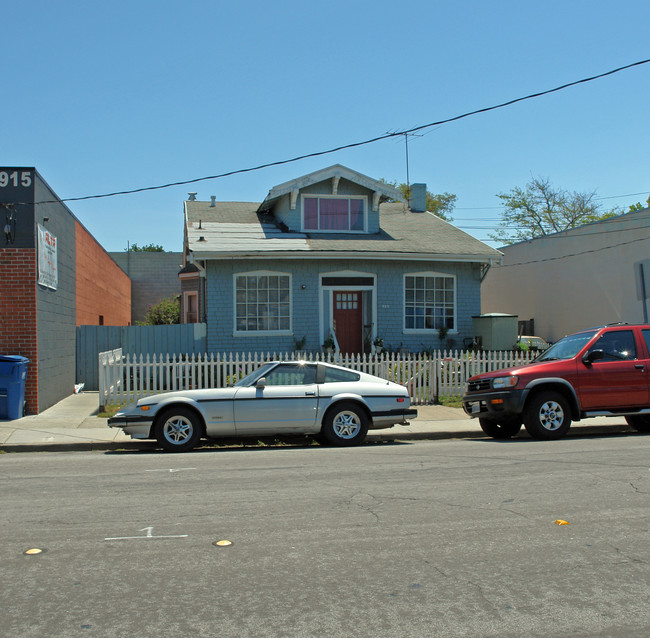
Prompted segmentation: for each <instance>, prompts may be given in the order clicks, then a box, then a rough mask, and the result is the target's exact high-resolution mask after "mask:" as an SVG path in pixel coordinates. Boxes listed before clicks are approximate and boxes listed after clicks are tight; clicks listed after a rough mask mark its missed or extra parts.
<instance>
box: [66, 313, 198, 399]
mask: <svg viewBox="0 0 650 638" xmlns="http://www.w3.org/2000/svg"><path fill="white" fill-rule="evenodd" d="M206 334H207V326H206V324H204V323H182V324H175V325H172V326H77V357H76V359H77V370H76V376H75V383H83V384H84V389H85V390H98V389H99V378H98V374H97V373H98V370H97V356H98V355H99V353H100V352H106V351H108V350H115V349H118V348H119V349H121V350H122V352H124V353H125V354H126V353H131V354H133V353H138V354H140V353H142V354H147V353H149V354H151V355H153V354H155V353H159V352H185V353H192V352H202V353H204V352H205V348H206Z"/></svg>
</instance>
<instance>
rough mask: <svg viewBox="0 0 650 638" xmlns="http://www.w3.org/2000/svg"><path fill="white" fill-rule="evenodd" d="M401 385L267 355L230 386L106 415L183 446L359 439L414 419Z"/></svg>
mask: <svg viewBox="0 0 650 638" xmlns="http://www.w3.org/2000/svg"><path fill="white" fill-rule="evenodd" d="M410 404H411V401H410V398H409V394H408V392H407V390H406V388H405V387H404V386H401V385H398V384H397V383H392V382H391V381H386V379H380V378H379V377H375V376H373V375H371V374H365V373H363V372H357V371H355V370H349V369H348V368H342V367H340V366H335V365H331V364H329V363H309V362H304V361H272V362H269V363H266V364H264V365H263V366H262V367H261V368H259V369H258V370H256V371H255V372H253V373H252V374H249V375H248V376H247V377H244V378H243V379H241V380H240V381H238V382H237V383H236V384H235V385H234V386H233V387H230V388H214V389H208V390H185V391H181V392H167V393H165V394H156V395H153V396H150V397H146V398H143V399H140V400H139V401H138V402H137V403H136V404H135V405H132V406H128V407H126V408H124V409H123V410H121V411H120V412H118V413H117V414H115V416H113V417H111V418H110V419H109V420H108V425H109V426H110V427H112V428H122V429H123V430H124V432H125V433H126V434H130V435H131V437H132V438H134V439H156V440H157V441H158V443H159V445H160V446H161V447H162V448H163V449H165V450H168V451H171V452H186V451H188V450H191V449H192V448H193V447H195V446H196V445H197V443H198V442H199V440H200V439H201V438H203V437H208V438H221V437H227V436H237V437H245V436H265V435H266V436H268V435H273V434H315V435H320V438H321V440H323V441H324V442H326V443H330V444H331V445H338V446H343V445H358V444H359V443H361V442H363V440H364V439H365V437H366V433H367V432H368V429H379V428H388V427H391V426H393V425H395V424H398V423H400V424H403V425H407V421H406V419H408V418H415V417H416V416H417V411H416V410H413V409H410Z"/></svg>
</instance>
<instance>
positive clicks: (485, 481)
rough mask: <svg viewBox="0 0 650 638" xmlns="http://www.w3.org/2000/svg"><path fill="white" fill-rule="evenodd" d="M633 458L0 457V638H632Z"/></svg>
mask: <svg viewBox="0 0 650 638" xmlns="http://www.w3.org/2000/svg"><path fill="white" fill-rule="evenodd" d="M649 452H650V437H643V436H636V435H630V434H625V435H612V436H600V437H584V438H581V437H570V438H567V439H563V440H561V441H557V442H540V441H531V440H527V439H515V440H512V441H506V442H499V441H495V440H488V439H473V440H466V441H436V442H429V441H422V442H417V443H408V444H374V445H365V446H363V447H361V448H357V449H342V450H339V449H332V448H323V447H306V448H273V449H219V450H206V451H197V452H193V453H189V454H182V455H170V454H164V453H157V452H122V453H120V452H109V453H85V452H74V453H47V454H45V453H23V454H3V455H0V476H1V477H2V483H1V485H2V519H1V522H0V531H1V536H2V539H3V542H2V546H1V547H0V561H1V562H0V579H1V582H2V587H1V588H0V609H2V613H1V614H0V635H2V636H3V637H4V638H13V637H14V636H15V637H18V636H20V637H21V638H28V637H31V636H34V637H39V638H41V637H42V636H49V637H55V636H56V637H58V636H66V637H67V636H102V637H104V636H120V637H121V636H146V637H157V636H174V637H176V636H219V637H224V636H226V637H229V636H238V637H240V636H262V637H264V636H292V637H293V636H328V637H329V636H382V637H384V636H387V637H393V636H395V637H398V636H399V637H400V638H403V637H404V636H445V637H450V636H451V637H454V636H471V637H480V636H486V637H487V636H495V637H496V636H499V637H506V636H508V637H509V636H512V637H515V636H516V637H518V638H519V637H521V636H527V637H533V636H544V637H548V636H556V635H557V636H585V637H586V636H589V637H593V636H608V637H610V636H611V637H616V636H621V637H623V636H625V637H626V638H629V637H630V636H644V637H645V636H647V635H649V634H650V611H649V609H648V592H649V591H650V587H649V586H650V571H649V566H648V564H649V563H648V562H649V552H650V549H649V547H650V544H649V539H648V527H649V521H648V513H649V507H648V506H649V504H650V503H649V495H650V471H649V467H650V461H649V458H650V455H649ZM560 520H563V521H566V522H568V523H569V524H566V525H559V524H557V523H556V521H560ZM222 540H227V541H230V542H231V543H232V544H231V545H228V546H224V547H222V546H217V545H215V542H218V541H222ZM28 549H42V550H43V551H42V553H40V554H35V555H25V554H24V552H25V551H26V550H28Z"/></svg>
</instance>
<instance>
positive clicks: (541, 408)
mask: <svg viewBox="0 0 650 638" xmlns="http://www.w3.org/2000/svg"><path fill="white" fill-rule="evenodd" d="M524 425H525V426H526V431H527V432H528V434H530V436H532V437H533V438H534V439H543V440H546V441H549V440H552V439H559V438H561V437H563V436H564V435H565V434H566V433H567V431H568V429H569V428H570V427H571V410H570V407H569V403H568V402H567V400H566V399H565V398H564V397H563V396H562V395H561V394H560V393H558V392H552V391H548V392H540V393H539V394H537V395H535V396H533V397H532V399H531V400H530V403H529V404H528V406H527V407H526V412H525V414H524Z"/></svg>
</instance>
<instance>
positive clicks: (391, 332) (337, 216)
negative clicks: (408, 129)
mask: <svg viewBox="0 0 650 638" xmlns="http://www.w3.org/2000/svg"><path fill="white" fill-rule="evenodd" d="M184 205H185V210H184V216H185V224H184V233H185V235H184V249H183V269H182V270H181V273H180V275H179V277H180V280H181V290H182V296H181V303H182V308H181V316H182V317H183V319H184V320H186V321H187V320H188V318H190V317H191V318H195V320H198V321H206V322H207V335H208V336H207V348H208V351H209V352H210V351H214V352H276V353H284V352H287V351H294V350H295V349H300V350H309V351H316V350H321V349H322V348H324V347H325V346H328V345H330V344H331V343H333V344H334V347H335V348H337V349H339V350H340V351H341V352H343V353H360V352H370V351H372V350H373V348H374V347H376V346H377V345H379V344H382V343H383V346H384V347H385V348H388V349H398V348H402V349H407V350H410V351H412V352H419V351H422V350H426V349H432V348H438V347H440V346H453V347H461V346H462V345H463V343H464V342H465V341H466V340H470V341H471V339H472V337H473V334H472V316H473V315H477V314H479V313H480V309H481V280H482V279H483V277H484V276H485V273H486V272H487V270H488V269H489V268H490V266H491V265H493V264H495V263H499V262H500V259H501V254H500V253H499V252H498V251H497V250H495V249H493V248H491V247H489V246H487V245H486V244H484V243H483V242H481V241H479V240H477V239H475V238H474V237H472V236H470V235H468V234H467V233H465V232H463V231H461V230H460V229H458V228H456V227H455V226H453V225H452V224H450V223H448V222H446V221H444V220H443V219H441V218H439V217H437V216H436V215H434V214H433V213H430V212H427V211H426V185H425V184H414V185H413V186H412V190H411V201H410V205H409V204H408V203H406V202H405V201H403V198H402V196H401V194H400V192H399V191H397V190H396V189H394V188H393V187H391V186H390V185H388V184H386V183H384V182H382V181H379V180H376V179H372V178H370V177H367V176H366V175H362V174H361V173H358V172H356V171H353V170H351V169H349V168H346V167H345V166H341V165H339V164H337V165H334V166H330V167H329V168H325V169H323V170H319V171H316V172H313V173H310V174H308V175H304V176H302V177H298V178H296V179H292V180H290V181H288V182H285V183H283V184H280V185H278V186H275V187H273V188H272V189H271V190H270V191H269V193H268V195H267V196H266V198H265V199H264V201H262V202H218V201H216V197H212V198H211V201H199V200H197V199H196V194H194V193H191V194H190V198H189V200H188V201H186V202H185V203H184ZM441 337H442V340H441Z"/></svg>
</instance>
